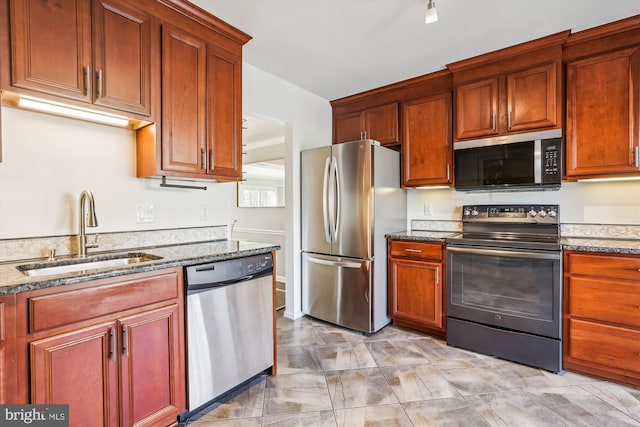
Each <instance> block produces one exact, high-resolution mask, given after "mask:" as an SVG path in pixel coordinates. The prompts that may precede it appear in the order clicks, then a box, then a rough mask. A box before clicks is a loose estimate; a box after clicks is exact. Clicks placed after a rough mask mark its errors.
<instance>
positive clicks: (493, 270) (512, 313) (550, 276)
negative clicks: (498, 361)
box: [447, 245, 562, 339]
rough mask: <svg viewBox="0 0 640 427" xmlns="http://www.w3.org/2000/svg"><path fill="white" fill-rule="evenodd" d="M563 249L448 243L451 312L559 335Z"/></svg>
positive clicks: (487, 322)
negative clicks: (453, 244)
mask: <svg viewBox="0 0 640 427" xmlns="http://www.w3.org/2000/svg"><path fill="white" fill-rule="evenodd" d="M561 264H562V257H561V252H560V251H542V250H531V249H512V248H482V247H465V246H452V245H448V246H447V316H448V317H452V318H458V319H462V320H468V321H472V322H477V323H481V324H485V325H492V326H496V327H498V328H504V329H509V330H514V331H519V332H528V333H531V334H536V335H541V336H544V337H550V338H558V339H559V338H561V335H560V334H561V327H560V324H561V322H560V314H561V313H560V311H561V291H562V286H561V281H562V265H561Z"/></svg>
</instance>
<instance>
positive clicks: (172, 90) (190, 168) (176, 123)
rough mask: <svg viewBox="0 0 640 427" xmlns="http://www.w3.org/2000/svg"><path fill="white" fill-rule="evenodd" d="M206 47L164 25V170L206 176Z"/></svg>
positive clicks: (192, 37) (202, 42)
mask: <svg viewBox="0 0 640 427" xmlns="http://www.w3.org/2000/svg"><path fill="white" fill-rule="evenodd" d="M206 60H207V46H206V42H205V41H204V40H201V39H199V38H197V37H195V36H193V35H191V34H189V33H187V32H185V31H182V30H180V29H178V28H175V27H171V26H168V25H163V26H162V170H163V171H169V172H178V173H180V172H182V173H194V174H205V173H206V160H207V141H206V85H207V81H206V79H207V63H206Z"/></svg>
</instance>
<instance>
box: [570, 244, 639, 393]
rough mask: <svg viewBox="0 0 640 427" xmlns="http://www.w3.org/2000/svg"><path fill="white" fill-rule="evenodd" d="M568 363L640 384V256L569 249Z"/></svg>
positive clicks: (574, 368) (583, 370) (585, 371)
mask: <svg viewBox="0 0 640 427" xmlns="http://www.w3.org/2000/svg"><path fill="white" fill-rule="evenodd" d="M564 275H565V277H564V368H565V369H566V370H568V371H575V372H580V373H583V374H587V375H594V376H597V377H600V378H605V379H609V380H613V381H618V382H623V383H627V384H631V385H635V386H640V309H639V307H640V256H633V255H618V254H594V253H586V252H574V251H567V252H565V254H564Z"/></svg>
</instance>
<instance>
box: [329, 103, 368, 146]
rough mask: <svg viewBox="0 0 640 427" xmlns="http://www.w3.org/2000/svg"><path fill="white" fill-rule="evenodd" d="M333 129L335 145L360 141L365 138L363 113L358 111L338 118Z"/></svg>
mask: <svg viewBox="0 0 640 427" xmlns="http://www.w3.org/2000/svg"><path fill="white" fill-rule="evenodd" d="M333 127H334V130H333V132H334V143H335V144H340V143H343V142H349V141H359V140H360V139H362V137H363V136H364V135H363V133H362V132H363V130H364V124H363V123H362V112H360V111H356V112H354V113H346V114H340V115H339V116H336V118H335V120H334V123H333Z"/></svg>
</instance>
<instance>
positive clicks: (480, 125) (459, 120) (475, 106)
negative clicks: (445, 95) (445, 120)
mask: <svg viewBox="0 0 640 427" xmlns="http://www.w3.org/2000/svg"><path fill="white" fill-rule="evenodd" d="M455 92H456V106H455V111H456V139H465V138H478V137H481V136H489V135H495V134H497V133H498V124H497V120H498V78H497V77H496V78H491V79H486V80H481V81H478V82H473V83H468V84H464V85H460V86H458V87H457V88H456V90H455Z"/></svg>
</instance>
